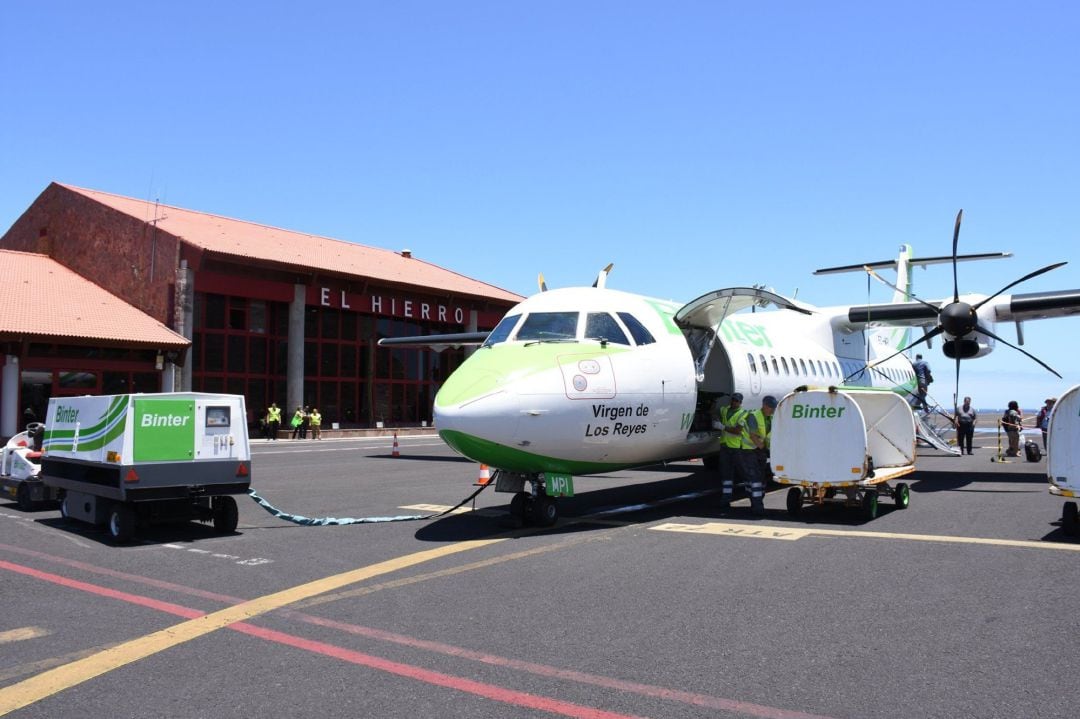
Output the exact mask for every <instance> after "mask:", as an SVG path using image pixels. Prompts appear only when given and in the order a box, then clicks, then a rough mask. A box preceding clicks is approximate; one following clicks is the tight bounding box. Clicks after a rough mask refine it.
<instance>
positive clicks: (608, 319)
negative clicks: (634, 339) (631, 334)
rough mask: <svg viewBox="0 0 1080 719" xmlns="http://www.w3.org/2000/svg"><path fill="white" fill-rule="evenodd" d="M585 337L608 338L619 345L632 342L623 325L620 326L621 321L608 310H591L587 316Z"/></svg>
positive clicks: (594, 338) (588, 338) (593, 338)
mask: <svg viewBox="0 0 1080 719" xmlns="http://www.w3.org/2000/svg"><path fill="white" fill-rule="evenodd" d="M585 339H587V340H607V341H608V342H614V343H615V344H619V345H628V344H630V340H628V339H627V338H626V333H625V332H623V331H622V327H619V323H618V322H616V321H615V318H614V317H612V316H611V315H609V314H608V313H607V312H590V313H589V314H588V315H587V316H586V317H585Z"/></svg>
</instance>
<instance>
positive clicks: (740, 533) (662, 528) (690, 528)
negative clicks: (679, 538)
mask: <svg viewBox="0 0 1080 719" xmlns="http://www.w3.org/2000/svg"><path fill="white" fill-rule="evenodd" d="M650 529H655V530H657V531H659V532H690V533H691V534H724V535H727V536H731V537H753V538H754V539H783V540H785V541H788V542H794V541H795V540H797V539H802V538H803V537H805V536H807V535H809V534H811V532H810V531H809V530H806V529H779V528H776V527H754V526H751V525H748V524H728V523H725V522H706V523H705V524H681V523H679V522H667V523H666V524H659V525H657V526H655V527H650Z"/></svg>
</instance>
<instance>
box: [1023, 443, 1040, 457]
mask: <svg viewBox="0 0 1080 719" xmlns="http://www.w3.org/2000/svg"><path fill="white" fill-rule="evenodd" d="M1024 456H1025V457H1026V458H1027V461H1029V462H1038V461H1039V460H1040V459H1042V450H1041V449H1039V445H1037V444H1035V443H1034V442H1032V441H1031V440H1030V439H1029V440H1027V441H1026V442H1024Z"/></svg>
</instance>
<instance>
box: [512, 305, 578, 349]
mask: <svg viewBox="0 0 1080 719" xmlns="http://www.w3.org/2000/svg"><path fill="white" fill-rule="evenodd" d="M577 321H578V313H577V312H533V313H531V314H529V315H528V316H527V317H526V318H525V321H524V322H523V323H522V324H521V329H519V330H518V333H517V340H518V341H519V342H530V341H532V342H536V341H541V342H543V341H545V340H572V339H574V338H575V337H577Z"/></svg>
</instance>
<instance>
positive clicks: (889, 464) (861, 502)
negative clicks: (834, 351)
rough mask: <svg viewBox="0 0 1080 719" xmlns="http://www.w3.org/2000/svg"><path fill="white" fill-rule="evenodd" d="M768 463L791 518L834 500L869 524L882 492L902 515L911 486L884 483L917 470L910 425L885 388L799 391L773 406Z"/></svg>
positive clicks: (902, 405) (899, 401)
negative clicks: (781, 488) (784, 492)
mask: <svg viewBox="0 0 1080 719" xmlns="http://www.w3.org/2000/svg"><path fill="white" fill-rule="evenodd" d="M770 463H771V465H772V470H773V474H774V479H775V480H776V481H777V482H780V483H782V484H789V485H792V486H791V488H790V489H788V495H787V509H788V513H790V514H792V515H797V514H799V513H800V512H801V511H802V508H803V506H804V505H806V504H814V505H818V506H821V505H823V504H825V503H827V502H835V503H839V504H843V505H845V506H848V507H857V508H859V510H860V511H861V512H862V515H863V517H864V518H866V519H873V518H874V517H876V516H877V511H878V496H879V495H882V494H884V495H886V496H889V497H891V498H892V500H893V503H894V504H895V505H896V507H897V509H906V508H907V506H908V502H909V500H910V489H909V487H908V485H907V484H905V483H903V482H900V483H898V484H896V485H895V486H890V485H889V481H890V480H893V479H896V478H898V477H902V476H904V475H906V474H910V473H912V472H914V471H915V419H914V417H913V415H912V413H911V408H910V407H909V406H908V405H907V403H906V402H905V401H904V399H903V398H902V397H901V396H900V395H898V394H896V393H894V392H889V391H887V390H870V389H868V390H843V391H840V390H837V389H836V388H831V387H830V388H829V389H805V388H800V389H797V390H795V391H794V392H792V393H790V394H788V395H786V396H785V397H784V398H783V399H781V400H780V402H779V403H778V404H777V407H776V412H775V413H774V415H773V422H772V439H771V450H770Z"/></svg>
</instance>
